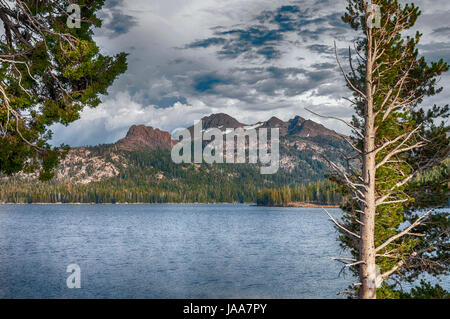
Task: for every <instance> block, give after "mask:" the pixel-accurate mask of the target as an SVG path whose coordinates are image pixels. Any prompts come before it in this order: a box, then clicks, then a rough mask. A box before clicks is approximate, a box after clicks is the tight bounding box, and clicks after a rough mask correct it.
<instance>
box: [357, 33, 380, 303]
mask: <svg viewBox="0 0 450 319" xmlns="http://www.w3.org/2000/svg"><path fill="white" fill-rule="evenodd" d="M367 34H368V39H367V40H368V52H367V65H366V67H367V68H366V70H367V74H366V109H365V132H364V156H363V179H364V184H365V186H366V189H365V191H364V200H365V207H364V214H362V215H363V216H361V221H362V225H361V233H360V235H361V240H360V260H361V261H362V262H363V263H362V264H361V266H360V274H359V277H360V281H361V287H360V291H359V297H360V298H361V299H376V292H377V288H376V279H377V278H376V277H377V273H376V262H375V254H376V252H375V239H374V234H375V213H376V194H375V173H376V163H375V152H374V150H375V114H374V105H373V94H374V86H373V83H372V71H373V59H374V55H373V52H372V30H371V29H369V30H368V32H367Z"/></svg>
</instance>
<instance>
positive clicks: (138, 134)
mask: <svg viewBox="0 0 450 319" xmlns="http://www.w3.org/2000/svg"><path fill="white" fill-rule="evenodd" d="M175 143H176V141H175V140H173V139H172V137H171V136H170V133H169V132H164V131H161V130H159V129H153V127H151V126H145V125H133V126H132V127H130V129H129V130H128V133H127V135H126V137H125V138H123V139H121V140H119V141H118V142H117V143H116V146H117V148H118V149H121V150H125V151H153V150H156V149H169V148H171V147H172V146H173V145H175Z"/></svg>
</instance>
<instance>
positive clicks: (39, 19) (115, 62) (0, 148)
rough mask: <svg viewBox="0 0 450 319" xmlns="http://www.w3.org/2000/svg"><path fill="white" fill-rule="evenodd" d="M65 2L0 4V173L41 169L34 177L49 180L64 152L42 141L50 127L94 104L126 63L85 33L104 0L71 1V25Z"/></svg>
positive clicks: (96, 23) (96, 20)
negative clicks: (77, 20)
mask: <svg viewBox="0 0 450 319" xmlns="http://www.w3.org/2000/svg"><path fill="white" fill-rule="evenodd" d="M72 2H73V1H63V0H58V1H50V0H46V1H17V3H16V4H17V5H16V6H15V7H8V6H7V5H6V4H5V5H2V7H1V8H0V13H1V14H0V21H1V22H2V23H3V28H4V30H5V36H4V38H2V40H1V41H0V58H2V60H0V71H1V72H0V86H1V87H2V88H3V89H4V95H3V96H0V97H1V98H2V105H1V106H0V124H1V127H0V128H1V131H2V132H1V133H2V134H1V137H0V154H1V155H0V159H1V161H0V172H1V173H5V174H8V175H11V174H13V173H16V172H19V171H34V170H40V172H41V176H40V177H41V179H43V180H48V179H50V178H51V177H52V176H53V172H52V171H53V167H54V166H55V165H56V164H57V163H58V161H59V159H60V158H61V157H62V156H64V153H65V152H64V150H63V151H61V149H57V148H52V147H51V146H50V145H49V144H48V141H49V139H50V138H51V136H52V132H51V131H50V130H49V127H50V126H51V125H53V124H55V123H62V124H64V125H68V124H70V123H71V122H73V121H75V120H77V119H78V118H79V115H80V112H81V111H82V110H83V108H84V107H86V106H88V107H96V106H97V105H98V104H99V103H100V95H101V94H107V88H108V87H109V86H110V85H111V84H112V83H113V81H114V79H115V78H116V77H117V76H118V75H119V74H121V73H123V72H125V70H126V68H127V64H126V54H124V53H120V54H118V55H116V56H114V57H110V56H105V55H103V54H101V53H100V49H99V48H98V46H97V45H96V43H95V41H94V40H93V38H92V36H93V28H94V27H99V26H100V25H101V21H100V19H99V18H98V17H97V16H96V13H97V12H98V11H99V10H100V9H101V7H102V6H103V0H82V1H77V4H79V5H80V6H81V17H82V22H81V28H78V29H77V28H69V27H68V26H67V23H66V22H67V12H65V10H66V8H67V7H68V5H69V4H71V3H72Z"/></svg>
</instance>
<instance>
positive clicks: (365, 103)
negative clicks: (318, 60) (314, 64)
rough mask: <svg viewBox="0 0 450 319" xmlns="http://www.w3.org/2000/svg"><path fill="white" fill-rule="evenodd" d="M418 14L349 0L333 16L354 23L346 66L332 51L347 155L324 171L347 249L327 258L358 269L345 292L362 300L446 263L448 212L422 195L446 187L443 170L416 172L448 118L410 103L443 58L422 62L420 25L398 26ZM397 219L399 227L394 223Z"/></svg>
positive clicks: (445, 147)
mask: <svg viewBox="0 0 450 319" xmlns="http://www.w3.org/2000/svg"><path fill="white" fill-rule="evenodd" d="M419 15H420V11H419V8H418V7H416V6H415V5H414V4H412V5H408V4H407V5H402V4H400V3H399V1H396V0H374V1H372V3H371V4H370V3H368V2H367V1H361V0H349V1H348V7H347V13H346V14H345V16H344V17H343V20H344V21H345V22H346V23H348V24H349V25H350V26H351V27H352V28H353V29H354V30H356V31H358V32H360V37H359V39H358V40H357V41H356V42H355V48H354V49H355V50H354V51H356V57H355V58H353V57H352V51H353V50H351V49H349V72H346V71H345V70H344V67H343V66H342V63H341V62H340V60H339V57H338V54H337V50H336V57H337V61H338V64H339V67H340V69H341V71H342V73H343V75H344V78H345V80H346V83H347V86H348V87H349V88H350V89H351V90H352V92H353V97H352V98H351V99H348V101H350V102H351V104H352V105H353V106H354V109H355V111H356V115H355V116H354V118H353V121H352V122H351V123H350V122H346V124H347V125H349V126H350V127H351V128H352V130H353V132H354V137H353V138H351V139H347V141H348V142H349V143H350V144H351V145H352V147H353V150H354V152H355V154H354V156H347V158H346V160H347V163H348V165H347V167H346V168H341V167H339V166H338V165H335V164H334V163H331V162H330V165H331V167H332V168H333V179H334V180H336V181H338V182H339V183H340V184H342V186H343V187H344V189H345V192H346V193H347V194H348V195H349V200H348V201H347V203H346V204H345V205H344V207H343V208H344V211H345V215H344V217H343V219H342V221H337V220H335V219H333V218H332V220H333V221H334V223H335V224H336V226H337V229H338V230H339V232H340V240H341V242H342V246H343V247H345V248H348V249H350V251H351V253H352V255H353V258H349V259H341V258H336V259H337V260H339V261H341V262H343V263H345V265H344V267H345V268H350V269H352V270H353V271H354V272H355V274H357V275H358V277H359V282H357V283H355V284H354V286H353V289H351V290H347V291H346V292H349V293H357V294H358V295H359V297H360V298H364V299H373V298H376V297H377V290H378V297H394V293H393V291H394V290H393V287H394V286H395V284H393V283H395V282H401V281H404V280H407V281H412V280H414V279H416V278H417V276H419V275H420V274H421V273H423V272H429V273H431V274H439V273H442V272H448V269H449V266H448V265H449V257H448V256H449V253H448V252H449V235H448V232H449V228H448V227H449V216H448V213H447V214H446V213H442V212H439V211H434V210H433V208H434V207H439V206H440V205H442V204H443V203H442V199H443V198H444V199H445V198H446V196H444V197H443V198H442V196H441V197H439V198H440V199H441V200H434V201H430V200H428V201H426V200H425V199H426V198H427V197H428V198H429V197H430V196H432V195H433V194H434V193H435V192H442V191H443V190H445V193H446V194H447V195H448V192H447V191H446V190H447V188H446V187H447V182H448V172H447V173H444V174H438V175H439V176H438V177H439V178H438V179H437V180H434V181H431V180H427V181H425V182H424V183H420V179H419V178H418V176H419V175H420V174H423V173H424V172H427V171H429V170H430V169H432V168H434V167H437V166H440V165H443V161H444V160H445V159H446V158H447V157H448V152H449V143H448V142H449V140H448V137H447V133H448V126H446V124H445V123H444V122H442V123H441V124H439V125H437V124H436V121H437V120H438V119H439V118H442V119H445V118H447V117H448V115H449V108H448V106H444V107H438V106H434V107H431V108H430V107H429V108H428V110H427V111H425V110H424V109H422V108H421V107H420V105H421V104H422V102H423V101H424V98H425V97H427V96H432V95H435V94H437V93H439V92H440V91H441V90H442V88H437V87H436V85H437V80H438V76H439V75H440V74H442V73H443V72H446V71H447V70H448V65H447V64H446V63H444V62H443V60H440V61H439V62H436V63H431V64H427V63H426V62H425V59H424V58H423V57H420V56H419V53H418V50H417V45H418V43H419V40H420V38H421V34H420V33H419V32H417V33H416V34H415V36H406V35H405V31H406V30H408V29H410V28H411V27H413V26H414V24H415V22H416V20H417V18H418V17H419ZM335 48H336V46H335ZM317 115H320V114H317ZM320 116H324V115H320ZM340 120H341V121H343V120H342V119H340ZM344 122H345V121H344ZM432 183H436V184H437V187H435V188H434V190H433V188H432V187H431V184H432ZM419 185H420V186H419ZM424 195H425V196H424ZM427 208H429V209H427ZM424 209H425V210H424ZM330 217H331V215H330ZM404 222H409V223H406V224H407V225H409V226H408V227H406V228H404V227H403V228H402V225H404ZM388 279H392V280H391V281H390V282H391V283H389V281H387V280H388ZM377 288H380V289H377Z"/></svg>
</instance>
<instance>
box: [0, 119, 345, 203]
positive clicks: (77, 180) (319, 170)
mask: <svg viewBox="0 0 450 319" xmlns="http://www.w3.org/2000/svg"><path fill="white" fill-rule="evenodd" d="M202 121H203V127H202V128H203V130H204V131H205V130H208V129H210V128H219V129H221V130H223V131H225V130H226V129H230V128H234V129H235V128H243V129H244V130H248V129H251V128H255V129H257V130H258V129H260V128H279V129H280V170H279V171H278V172H277V173H276V174H273V175H261V174H260V170H259V165H258V164H235V165H230V164H213V165H209V164H181V165H177V164H175V163H173V161H172V160H171V156H170V150H171V147H172V146H173V145H174V144H175V143H177V141H176V140H174V139H173V138H172V137H171V135H170V134H169V133H168V132H165V131H162V130H160V129H157V128H152V127H148V126H144V125H139V126H137V125H133V126H132V127H130V129H129V130H128V133H127V134H126V136H125V137H124V138H122V139H120V140H119V141H117V142H116V143H113V144H108V145H98V146H90V147H78V148H73V149H71V150H70V152H69V153H68V155H67V156H66V158H65V159H64V160H62V161H61V163H60V165H59V166H58V167H57V169H56V172H55V178H54V179H53V180H52V181H50V182H47V183H37V182H36V176H35V175H33V174H24V173H21V174H18V175H17V176H15V177H14V178H0V202H2V201H3V202H95V203H98V202H99V203H104V202H107V203H109V202H234V201H238V202H243V201H252V202H254V201H256V194H257V192H258V191H259V190H261V189H262V188H264V187H269V188H274V187H283V186H286V185H289V186H294V185H299V184H305V183H308V182H314V181H319V180H322V179H323V178H324V176H325V175H326V174H327V172H328V163H327V162H326V161H325V159H324V157H326V158H328V159H330V160H332V161H334V162H335V163H337V165H341V166H343V165H345V162H344V161H343V159H342V158H341V153H348V152H350V149H349V146H348V145H347V144H346V142H345V141H344V140H343V139H342V137H341V135H340V134H338V133H336V132H334V131H332V130H330V129H328V128H326V127H324V126H323V125H321V124H319V123H316V122H314V121H312V120H307V119H304V118H302V117H300V116H296V117H295V118H293V119H291V120H288V121H283V120H281V119H279V118H277V117H272V118H270V119H269V120H267V121H265V122H258V123H255V124H244V123H241V122H240V121H238V120H237V119H235V118H233V117H231V116H229V115H227V114H223V113H220V114H212V115H210V116H206V117H204V118H202ZM189 129H190V130H193V127H190V128H189Z"/></svg>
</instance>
